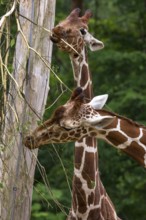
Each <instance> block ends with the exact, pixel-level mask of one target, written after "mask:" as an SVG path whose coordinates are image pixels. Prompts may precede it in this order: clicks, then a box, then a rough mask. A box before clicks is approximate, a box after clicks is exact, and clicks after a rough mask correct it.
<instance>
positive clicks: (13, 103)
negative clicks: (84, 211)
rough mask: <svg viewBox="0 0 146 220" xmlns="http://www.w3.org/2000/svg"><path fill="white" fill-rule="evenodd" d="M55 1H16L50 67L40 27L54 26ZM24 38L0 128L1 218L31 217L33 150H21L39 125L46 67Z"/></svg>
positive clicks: (31, 41) (32, 41) (26, 32)
mask: <svg viewBox="0 0 146 220" xmlns="http://www.w3.org/2000/svg"><path fill="white" fill-rule="evenodd" d="M55 3H56V1H55V0H44V1H41V0H39V1H34V0H31V1H24V0H20V5H19V13H20V16H19V22H20V27H21V29H22V31H23V34H24V35H25V40H27V42H28V44H29V45H30V46H31V47H32V48H34V49H35V50H36V51H37V52H38V53H39V54H40V55H41V56H42V57H43V59H45V61H46V63H47V64H48V66H50V63H51V54H52V43H51V41H50V39H49V33H48V32H46V31H44V30H43V29H42V28H41V27H42V26H43V27H45V28H47V29H49V30H51V29H52V28H53V25H54V16H55ZM21 15H22V16H21ZM23 16H25V17H27V18H28V19H30V20H32V21H33V22H34V23H36V24H38V25H39V26H38V25H34V24H33V23H31V22H30V20H27V19H26V18H24V17H23ZM40 26H41V27H40ZM25 40H24V37H23V36H22V34H21V33H20V32H19V34H18V36H17V41H16V50H15V57H14V65H13V67H14V72H13V74H12V76H13V77H14V80H12V79H11V82H10V89H9V95H8V105H7V112H6V115H5V126H4V129H3V145H2V147H3V154H2V155H1V159H2V167H1V168H2V175H1V176H0V177H1V179H2V180H1V185H0V190H1V189H2V191H1V195H0V199H1V210H0V217H1V218H0V219H1V220H29V219H30V215H31V200H32V190H33V179H34V171H35V165H36V158H37V150H36V151H33V152H31V151H29V150H28V149H27V148H25V147H24V145H23V136H24V134H26V132H28V131H30V130H33V129H34V128H35V127H36V126H37V121H38V120H40V118H41V117H42V115H43V112H44V107H45V103H46V99H47V95H48V90H49V74H50V70H49V68H48V67H47V66H46V65H45V63H44V62H43V61H42V60H41V59H40V57H39V55H38V54H36V53H35V52H34V51H32V50H29V49H28V47H27V44H26V41H25ZM18 87H19V88H18Z"/></svg>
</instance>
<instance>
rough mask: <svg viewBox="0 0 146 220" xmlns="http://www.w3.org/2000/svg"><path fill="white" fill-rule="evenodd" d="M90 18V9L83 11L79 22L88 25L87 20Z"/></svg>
mask: <svg viewBox="0 0 146 220" xmlns="http://www.w3.org/2000/svg"><path fill="white" fill-rule="evenodd" d="M91 17H92V12H91V10H90V9H88V10H86V11H85V14H84V15H83V16H82V17H81V20H82V21H83V22H84V23H88V21H89V19H90V18H91Z"/></svg>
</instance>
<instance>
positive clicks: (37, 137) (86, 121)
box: [24, 88, 146, 219]
mask: <svg viewBox="0 0 146 220" xmlns="http://www.w3.org/2000/svg"><path fill="white" fill-rule="evenodd" d="M106 100H107V95H102V96H96V97H94V98H93V99H92V100H91V101H90V102H88V103H85V97H84V94H83V91H82V89H81V88H77V89H75V90H74V92H73V94H72V96H71V98H70V99H69V101H68V102H67V103H66V104H64V105H63V106H60V107H58V108H57V109H56V110H55V112H54V113H53V115H52V117H51V118H50V119H49V120H47V121H45V122H44V124H43V125H41V126H39V127H37V128H36V129H35V130H34V131H33V132H32V134H31V135H29V136H26V137H25V139H24V144H25V146H26V147H28V148H30V149H35V148H39V147H40V146H41V145H44V144H48V143H66V142H73V141H77V140H81V139H82V138H85V137H87V136H90V137H96V138H99V139H103V140H106V141H107V142H108V143H110V144H111V145H113V146H114V147H116V148H117V149H120V150H121V151H123V152H124V153H126V154H128V155H129V156H131V157H132V158H133V159H135V160H136V161H137V162H139V163H140V164H141V165H142V166H144V167H145V168H146V126H144V125H141V124H139V123H137V122H134V121H132V120H130V119H128V118H126V117H123V116H120V115H118V114H116V113H113V112H109V111H107V110H103V109H102V107H103V106H104V104H105V103H106ZM86 151H87V152H86V153H87V154H88V153H90V154H91V155H92V154H95V153H96V149H93V151H92V152H90V148H88V147H87V148H86ZM80 154H82V156H85V155H84V151H83V150H82V151H81V152H80ZM77 165H78V164H77ZM81 166H86V164H83V161H82V163H81ZM88 167H89V164H88ZM82 181H83V184H85V182H84V180H83V178H82ZM92 187H93V188H94V187H95V185H94V186H93V184H92ZM100 192H102V193H103V192H104V191H102V190H101V191H100ZM104 195H105V194H104ZM92 196H93V195H92ZM92 196H91V197H92ZM92 199H93V198H92ZM97 199H98V200H99V197H98V198H97ZM89 201H90V200H89ZM89 204H90V202H89ZM93 219H94V218H93ZM109 219H111V218H109Z"/></svg>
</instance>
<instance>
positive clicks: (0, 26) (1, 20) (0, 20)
mask: <svg viewBox="0 0 146 220" xmlns="http://www.w3.org/2000/svg"><path fill="white" fill-rule="evenodd" d="M16 5H17V1H16V0H15V1H14V3H13V6H12V8H11V10H10V11H8V12H7V13H6V14H4V15H3V16H2V18H1V19H0V29H2V25H4V23H5V20H6V18H7V17H9V16H10V15H11V14H12V13H13V12H14V10H15V8H16Z"/></svg>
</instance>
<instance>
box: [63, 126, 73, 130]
mask: <svg viewBox="0 0 146 220" xmlns="http://www.w3.org/2000/svg"><path fill="white" fill-rule="evenodd" d="M60 127H61V128H63V129H64V130H66V131H71V130H73V129H74V128H69V127H68V128H67V127H64V126H60Z"/></svg>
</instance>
